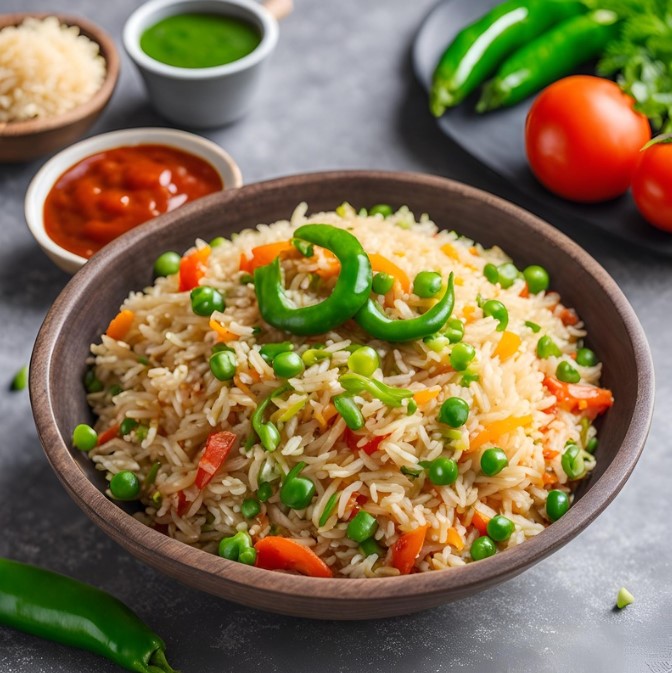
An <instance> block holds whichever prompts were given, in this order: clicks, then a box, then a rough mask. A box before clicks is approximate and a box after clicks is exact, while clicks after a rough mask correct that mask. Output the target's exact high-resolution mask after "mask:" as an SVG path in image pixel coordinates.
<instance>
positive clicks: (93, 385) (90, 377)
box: [12, 367, 103, 393]
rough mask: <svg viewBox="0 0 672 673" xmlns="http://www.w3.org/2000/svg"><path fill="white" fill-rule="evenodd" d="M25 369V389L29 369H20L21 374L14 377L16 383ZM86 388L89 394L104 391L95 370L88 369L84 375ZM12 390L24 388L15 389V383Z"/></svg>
mask: <svg viewBox="0 0 672 673" xmlns="http://www.w3.org/2000/svg"><path fill="white" fill-rule="evenodd" d="M24 369H25V370H26V374H25V376H24V386H23V387H24V388H25V387H26V386H25V379H26V377H27V375H28V367H24V368H23V369H20V370H19V373H18V374H17V375H16V376H15V377H14V381H16V379H17V377H19V376H20V374H21V372H22V371H23V370H24ZM84 388H86V392H87V393H99V392H100V391H101V390H102V389H103V382H102V381H100V380H99V379H98V377H97V376H96V372H94V371H93V369H87V370H86V373H85V374H84ZM12 390H23V388H16V387H14V382H12Z"/></svg>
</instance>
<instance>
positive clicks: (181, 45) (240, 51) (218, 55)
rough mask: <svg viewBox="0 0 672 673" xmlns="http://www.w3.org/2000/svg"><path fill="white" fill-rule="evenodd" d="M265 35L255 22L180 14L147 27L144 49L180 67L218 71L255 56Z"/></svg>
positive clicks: (152, 55)
mask: <svg viewBox="0 0 672 673" xmlns="http://www.w3.org/2000/svg"><path fill="white" fill-rule="evenodd" d="M260 42H261V35H260V34H259V31H258V30H257V28H255V26H253V25H252V24H251V23H249V22H247V21H244V20H243V19H238V18H236V17H233V16H224V15H223V14H176V15H175V16H168V17H166V18H165V19H161V21H159V22H158V23H156V24H154V25H153V26H150V27H149V28H147V30H146V31H145V32H144V33H143V34H142V37H141V38H140V47H141V49H142V50H143V51H144V52H145V54H147V56H150V57H151V58H153V59H154V60H156V61H160V62H161V63H166V64H167V65H173V66H176V67H178V68H214V67H215V66H218V65H224V64H226V63H232V62H233V61H238V60H239V59H241V58H243V57H244V56H247V55H248V54H251V53H252V52H253V51H254V50H255V49H256V48H257V47H258V46H259V43H260Z"/></svg>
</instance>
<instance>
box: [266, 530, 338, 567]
mask: <svg viewBox="0 0 672 673" xmlns="http://www.w3.org/2000/svg"><path fill="white" fill-rule="evenodd" d="M254 548H255V549H256V550H257V560H256V563H255V565H256V566H257V568H265V569H266V570H292V571H295V572H298V573H301V574H302V575H308V576H309V577H333V576H334V574H333V573H332V571H331V569H330V568H329V566H328V565H327V564H326V563H325V562H324V561H323V560H322V559H321V558H320V557H319V556H318V555H317V554H316V553H315V552H314V551H313V550H312V549H310V548H309V547H306V546H304V545H302V544H299V543H298V542H296V541H295V540H292V539H291V538H287V537H280V536H277V535H269V536H267V537H265V538H263V539H262V540H259V541H258V542H257V543H256V544H255V545H254Z"/></svg>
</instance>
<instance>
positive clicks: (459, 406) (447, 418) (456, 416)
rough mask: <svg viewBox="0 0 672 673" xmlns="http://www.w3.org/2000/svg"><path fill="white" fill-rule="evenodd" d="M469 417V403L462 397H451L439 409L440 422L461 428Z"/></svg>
mask: <svg viewBox="0 0 672 673" xmlns="http://www.w3.org/2000/svg"><path fill="white" fill-rule="evenodd" d="M468 418H469V405H468V404H467V402H466V400H463V399H462V398H461V397H449V398H448V399H447V400H445V402H444V403H443V404H442V405H441V409H439V422H440V423H445V424H446V425H450V427H451V428H461V427H462V426H463V425H464V424H465V423H466V422H467V419H468Z"/></svg>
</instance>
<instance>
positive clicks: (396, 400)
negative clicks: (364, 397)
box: [338, 373, 413, 407]
mask: <svg viewBox="0 0 672 673" xmlns="http://www.w3.org/2000/svg"><path fill="white" fill-rule="evenodd" d="M338 382H339V383H340V384H341V385H342V386H343V388H345V390H346V391H347V392H349V393H352V394H353V395H358V394H359V393H363V392H367V393H369V395H371V396H372V397H375V398H376V399H378V400H380V401H381V402H382V403H383V404H386V405H387V406H388V407H400V406H401V403H402V402H403V400H405V399H408V398H410V397H413V391H412V390H407V389H405V388H392V386H388V385H387V384H386V383H383V382H382V381H377V380H376V379H370V378H367V377H366V376H362V375H361V374H353V373H349V374H343V376H341V377H339V379H338Z"/></svg>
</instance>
